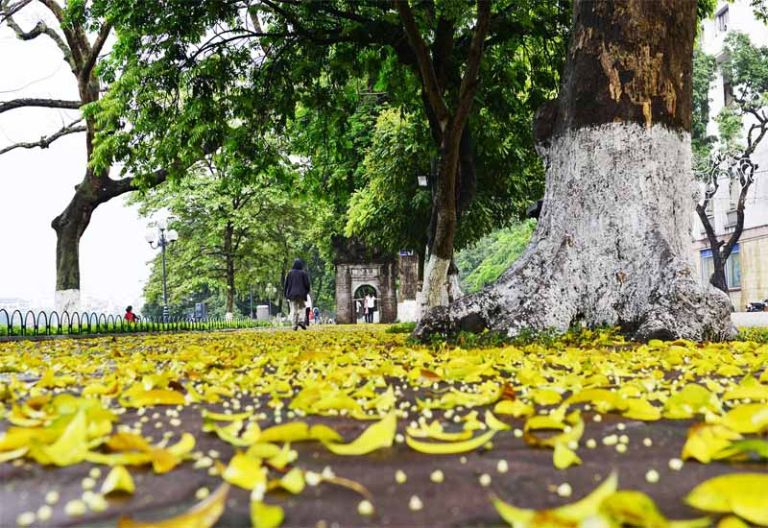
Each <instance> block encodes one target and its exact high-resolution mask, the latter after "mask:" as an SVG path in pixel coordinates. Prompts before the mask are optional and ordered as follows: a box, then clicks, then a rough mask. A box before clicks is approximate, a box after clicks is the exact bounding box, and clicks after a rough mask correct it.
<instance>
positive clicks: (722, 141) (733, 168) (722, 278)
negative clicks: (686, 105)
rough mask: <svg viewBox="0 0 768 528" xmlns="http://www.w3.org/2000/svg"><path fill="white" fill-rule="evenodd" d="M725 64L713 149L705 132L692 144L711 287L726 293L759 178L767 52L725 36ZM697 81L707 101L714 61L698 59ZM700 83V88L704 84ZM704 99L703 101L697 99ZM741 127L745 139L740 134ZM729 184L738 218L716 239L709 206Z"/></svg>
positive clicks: (767, 125) (767, 126)
mask: <svg viewBox="0 0 768 528" xmlns="http://www.w3.org/2000/svg"><path fill="white" fill-rule="evenodd" d="M723 55H724V57H725V59H724V60H723V61H722V63H721V64H720V66H719V67H720V71H721V73H722V75H723V79H724V82H725V84H726V86H731V87H732V91H731V94H730V98H731V100H730V101H729V102H728V104H727V105H726V107H725V108H723V110H722V111H721V112H720V114H718V115H717V116H716V118H715V120H716V121H717V123H718V128H719V138H717V139H718V141H717V143H715V144H714V145H713V142H712V141H711V139H714V138H707V137H706V128H702V127H701V126H699V127H698V129H697V128H696V127H694V140H695V141H694V142H695V143H696V144H699V145H701V147H700V148H699V150H698V151H697V150H694V155H697V157H698V161H699V163H698V171H697V172H698V176H699V179H700V180H701V181H702V182H703V184H704V186H705V190H704V193H703V197H702V199H701V201H700V202H699V203H698V204H696V213H697V214H698V217H699V219H700V220H701V223H702V225H703V226H704V232H705V233H706V235H707V241H708V242H709V247H710V249H711V250H712V267H713V272H712V277H711V278H710V282H711V283H712V285H713V286H715V287H717V288H719V289H720V290H722V291H724V292H726V293H728V280H727V278H726V273H725V266H726V263H727V262H728V259H729V258H730V256H731V253H732V252H733V249H734V247H736V244H738V242H739V239H741V235H742V233H743V232H744V216H745V210H746V205H747V197H748V195H749V191H750V189H751V188H752V185H753V184H754V182H755V178H756V177H757V174H758V171H757V169H758V164H757V163H756V160H755V159H754V154H755V151H756V150H757V148H758V147H759V146H760V144H761V142H762V141H763V140H764V138H765V135H766V133H768V109H766V106H765V102H766V100H768V47H756V46H753V45H752V43H751V42H750V41H749V37H748V36H747V35H745V34H743V33H731V34H730V35H728V37H726V41H725V46H724V48H723ZM697 65H698V69H699V73H698V78H701V79H702V80H706V81H707V82H706V85H705V86H703V87H702V88H701V89H700V90H695V91H694V93H696V92H697V91H699V92H701V91H703V92H704V94H705V95H704V97H707V98H708V97H709V85H710V81H711V80H712V74H713V72H714V68H715V60H714V58H713V57H706V56H704V57H701V59H700V60H699V61H697V62H695V63H694V72H696V66H697ZM702 84H703V83H702ZM699 99H702V97H699ZM708 117H709V112H708V111H707V112H702V114H701V120H702V121H703V125H704V126H706V123H707V120H708ZM745 123H746V124H747V125H748V126H747V127H746V134H745V133H744V129H745ZM723 181H725V182H727V184H728V191H729V193H728V194H729V195H730V196H731V197H732V198H735V200H733V204H732V205H733V207H734V210H733V212H735V214H736V219H735V223H734V225H733V231H731V232H730V233H729V234H728V235H727V236H722V235H718V234H717V231H716V229H715V225H714V218H713V217H711V216H710V215H709V214H708V210H709V206H710V204H711V202H712V201H713V200H714V199H715V196H716V195H717V193H718V190H719V189H720V185H721V182H723Z"/></svg>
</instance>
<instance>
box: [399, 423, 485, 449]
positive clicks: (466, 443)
mask: <svg viewBox="0 0 768 528" xmlns="http://www.w3.org/2000/svg"><path fill="white" fill-rule="evenodd" d="M495 434H496V431H494V430H493V429H491V430H490V431H488V432H486V433H483V434H481V435H478V436H476V437H475V438H472V439H470V440H463V441H459V442H422V441H419V440H416V439H415V438H412V437H410V436H408V435H406V437H405V442H406V443H407V444H408V446H409V447H410V448H411V449H413V450H414V451H419V452H420V453H427V454H430V455H451V454H455V453H466V452H467V451H474V450H475V449H477V448H479V447H482V446H484V445H485V444H487V443H488V442H490V441H491V439H492V438H493V436H494V435H495Z"/></svg>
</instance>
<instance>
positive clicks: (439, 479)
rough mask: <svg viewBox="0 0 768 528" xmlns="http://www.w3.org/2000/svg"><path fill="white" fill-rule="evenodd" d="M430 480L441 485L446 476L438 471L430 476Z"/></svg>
mask: <svg viewBox="0 0 768 528" xmlns="http://www.w3.org/2000/svg"><path fill="white" fill-rule="evenodd" d="M429 480H431V481H432V482H436V483H438V484H439V483H441V482H442V481H444V480H445V475H443V472H442V471H440V470H439V469H436V470H434V471H433V472H432V474H430V475H429Z"/></svg>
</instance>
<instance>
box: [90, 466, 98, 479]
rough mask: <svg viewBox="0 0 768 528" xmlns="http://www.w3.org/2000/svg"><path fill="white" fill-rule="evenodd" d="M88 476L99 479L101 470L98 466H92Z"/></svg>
mask: <svg viewBox="0 0 768 528" xmlns="http://www.w3.org/2000/svg"><path fill="white" fill-rule="evenodd" d="M88 476H89V477H91V478H95V479H97V478H99V477H100V476H101V470H100V469H99V468H97V467H95V468H91V470H90V471H89V472H88Z"/></svg>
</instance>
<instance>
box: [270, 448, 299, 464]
mask: <svg viewBox="0 0 768 528" xmlns="http://www.w3.org/2000/svg"><path fill="white" fill-rule="evenodd" d="M298 456H299V454H298V453H297V452H296V451H294V450H293V449H291V444H284V445H283V447H282V449H280V451H279V452H278V453H277V454H276V455H274V456H271V457H269V459H268V460H267V464H269V465H270V466H272V467H274V468H276V469H279V470H282V469H283V468H285V466H287V465H288V464H290V463H291V462H294V461H295V460H296V458H297V457H298Z"/></svg>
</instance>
